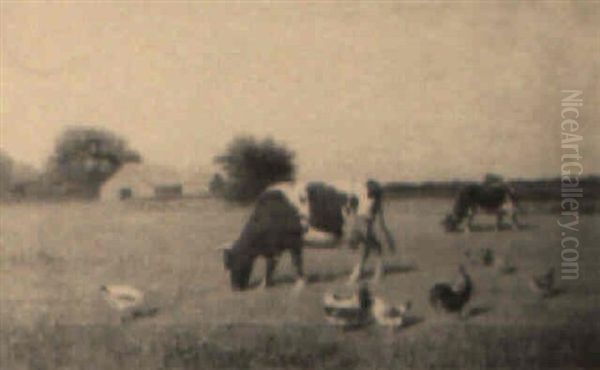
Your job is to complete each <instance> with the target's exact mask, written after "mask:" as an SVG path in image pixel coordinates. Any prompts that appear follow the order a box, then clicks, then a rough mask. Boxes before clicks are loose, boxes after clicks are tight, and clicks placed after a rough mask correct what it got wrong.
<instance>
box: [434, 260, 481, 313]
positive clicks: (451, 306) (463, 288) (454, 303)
mask: <svg viewBox="0 0 600 370" xmlns="http://www.w3.org/2000/svg"><path fill="white" fill-rule="evenodd" d="M458 271H459V276H458V278H457V280H456V282H455V283H454V284H450V283H437V284H435V285H434V286H433V287H432V288H431V290H430V291H429V302H430V303H431V305H432V306H433V308H434V309H435V310H436V311H440V310H442V309H443V310H444V311H446V312H460V313H462V310H463V308H464V306H465V305H466V303H467V302H468V301H469V299H470V298H471V293H472V292H473V283H472V281H471V277H470V276H469V274H467V271H466V270H465V267H464V266H463V265H460V266H459V268H458Z"/></svg>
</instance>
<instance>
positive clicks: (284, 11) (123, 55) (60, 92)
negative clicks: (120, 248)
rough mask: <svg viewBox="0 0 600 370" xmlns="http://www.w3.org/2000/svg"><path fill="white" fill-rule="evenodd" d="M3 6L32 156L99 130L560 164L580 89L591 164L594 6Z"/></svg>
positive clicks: (5, 72) (304, 149)
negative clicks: (565, 125)
mask: <svg viewBox="0 0 600 370" xmlns="http://www.w3.org/2000/svg"><path fill="white" fill-rule="evenodd" d="M1 4H2V5H1V22H0V27H1V28H0V31H1V35H0V37H1V48H0V52H1V66H0V68H1V69H0V72H1V81H0V88H1V91H0V92H1V94H0V98H1V106H0V108H1V112H0V113H1V116H0V119H1V121H0V123H1V125H0V128H1V130H0V144H1V147H2V148H3V149H4V150H6V151H7V152H8V153H9V154H10V155H11V156H12V157H13V158H15V159H17V160H20V161H23V162H27V163H31V164H33V165H35V166H37V167H42V166H43V164H44V162H45V160H46V158H47V157H48V156H49V155H50V153H51V152H52V150H53V146H54V142H55V139H56V137H57V136H58V135H59V134H60V133H61V131H62V130H63V129H64V127H66V126H71V125H94V126H98V127H103V128H106V129H109V130H112V131H114V132H116V133H118V134H120V135H122V136H124V137H125V138H127V139H128V141H129V143H130V145H131V146H132V147H133V148H134V149H137V150H138V151H140V152H141V154H142V155H143V157H144V159H145V161H146V162H149V163H154V164H160V165H168V166H177V167H179V168H196V167H201V168H212V158H213V157H214V156H215V155H218V154H219V153H221V152H222V151H223V150H224V148H225V147H226V145H227V143H228V142H229V141H230V140H231V139H232V138H233V137H234V136H236V135H240V134H251V135H255V136H257V137H265V136H272V137H273V138H274V139H275V140H277V141H280V142H282V143H285V144H286V145H287V146H289V147H290V148H291V149H293V150H294V151H295V153H296V162H297V165H298V171H299V177H301V178H315V179H324V180H354V179H361V178H365V177H374V178H377V179H380V180H385V181H390V180H395V181H424V180H451V179H480V178H481V177H482V176H483V174H485V173H486V172H497V173H500V174H502V175H504V176H505V177H507V178H531V177H550V176H557V175H559V174H560V155H561V147H560V138H561V129H560V122H561V121H562V119H561V116H560V109H561V105H560V104H561V99H562V98H563V97H564V96H565V94H564V93H561V90H573V89H578V90H582V91H583V99H584V100H583V102H584V105H583V107H581V109H580V116H579V118H578V121H579V123H580V125H581V128H580V130H579V132H578V133H579V134H581V135H582V136H583V142H582V144H581V148H580V151H581V153H582V155H583V157H584V158H583V159H582V163H583V165H584V169H585V173H588V174H590V173H596V174H598V173H600V160H599V159H600V149H598V146H597V145H594V144H595V143H597V142H599V139H600V127H599V126H600V125H598V123H599V120H598V118H599V117H600V114H599V113H600V111H599V106H600V104H598V103H599V102H598V96H599V95H598V93H599V92H600V87H599V79H598V78H599V73H598V72H599V61H600V46H599V43H600V41H599V40H600V26H598V25H599V24H600V3H599V2H583V1H581V2H567V1H565V2H517V1H514V2H513V1H508V2H480V3H476V2H466V1H463V2H358V1H347V2H306V1H305V2H302V1H300V2H283V1H281V2H252V1H248V2H220V3H217V2H183V1H178V2H160V1H154V2H102V3H100V2H97V3H96V2H75V1H71V2H54V3H51V2H10V1H3V2H2V3H1Z"/></svg>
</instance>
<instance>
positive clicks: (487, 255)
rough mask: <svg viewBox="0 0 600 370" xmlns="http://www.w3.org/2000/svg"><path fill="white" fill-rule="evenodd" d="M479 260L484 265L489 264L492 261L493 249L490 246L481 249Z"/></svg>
mask: <svg viewBox="0 0 600 370" xmlns="http://www.w3.org/2000/svg"><path fill="white" fill-rule="evenodd" d="M481 262H483V265H484V266H491V265H492V264H493V263H494V251H493V250H491V249H490V248H485V249H483V250H482V251H481Z"/></svg>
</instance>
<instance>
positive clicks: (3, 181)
mask: <svg viewBox="0 0 600 370" xmlns="http://www.w3.org/2000/svg"><path fill="white" fill-rule="evenodd" d="M13 166H14V162H13V160H12V158H11V157H10V156H9V155H8V153H6V152H5V151H4V150H2V149H0V196H5V195H7V194H8V192H9V191H10V187H11V184H12V174H13Z"/></svg>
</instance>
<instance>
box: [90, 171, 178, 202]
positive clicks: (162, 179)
mask: <svg viewBox="0 0 600 370" xmlns="http://www.w3.org/2000/svg"><path fill="white" fill-rule="evenodd" d="M182 194H183V185H182V183H181V176H180V174H179V173H178V172H177V171H176V170H174V169H171V168H168V167H163V166H155V165H147V164H142V163H129V164H126V165H124V166H123V167H122V168H121V169H120V170H119V171H118V172H117V173H116V174H114V175H113V176H112V177H111V178H110V179H109V180H108V181H107V182H106V183H105V184H104V185H103V186H102V189H101V191H100V199H101V200H125V199H129V198H137V199H150V198H160V199H164V198H177V197H181V196H182Z"/></svg>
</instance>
